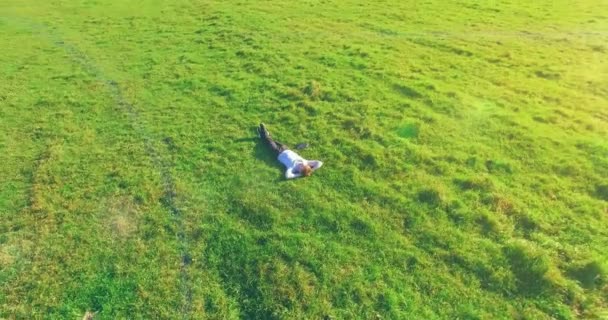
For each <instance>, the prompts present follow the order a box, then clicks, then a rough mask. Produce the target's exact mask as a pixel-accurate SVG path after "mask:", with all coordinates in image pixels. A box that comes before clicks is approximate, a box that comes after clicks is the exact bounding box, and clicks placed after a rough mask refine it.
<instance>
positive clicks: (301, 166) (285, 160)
mask: <svg viewBox="0 0 608 320" xmlns="http://www.w3.org/2000/svg"><path fill="white" fill-rule="evenodd" d="M258 132H259V133H260V138H261V139H262V140H264V141H265V142H266V143H267V144H268V145H269V146H270V148H271V149H272V150H273V151H275V152H276V153H277V155H278V158H277V159H279V161H280V162H281V163H282V164H283V165H285V167H287V171H285V178H287V179H293V178H298V177H302V176H304V177H308V176H310V175H311V174H312V172H313V171H315V170H317V169H319V168H321V166H322V165H323V162H321V161H319V160H306V159H304V158H302V157H300V156H299V155H298V154H297V153H295V152H293V151H291V150H289V147H287V146H286V145H284V144H282V143H280V142H276V141H274V140H273V139H272V137H270V132H268V130H266V127H265V126H264V124H263V123H260V127H259V128H258Z"/></svg>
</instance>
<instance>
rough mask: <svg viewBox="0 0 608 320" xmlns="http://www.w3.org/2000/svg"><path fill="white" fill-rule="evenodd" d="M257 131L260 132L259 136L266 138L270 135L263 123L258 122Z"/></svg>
mask: <svg viewBox="0 0 608 320" xmlns="http://www.w3.org/2000/svg"><path fill="white" fill-rule="evenodd" d="M258 133H259V134H260V138H262V139H266V137H269V136H270V132H268V130H266V127H265V126H264V124H263V123H260V127H259V128H258Z"/></svg>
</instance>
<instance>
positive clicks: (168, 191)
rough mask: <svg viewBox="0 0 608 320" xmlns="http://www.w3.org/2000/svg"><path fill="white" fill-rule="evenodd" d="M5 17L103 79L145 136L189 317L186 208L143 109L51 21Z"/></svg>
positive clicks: (138, 131)
mask: <svg viewBox="0 0 608 320" xmlns="http://www.w3.org/2000/svg"><path fill="white" fill-rule="evenodd" d="M3 20H4V21H5V22H9V23H12V24H14V25H17V26H20V27H23V28H27V29H28V30H31V31H32V33H34V34H37V35H39V36H41V37H44V38H45V39H47V40H48V41H49V42H51V43H52V44H53V45H55V46H57V47H59V48H61V49H63V50H64V51H65V52H66V53H67V54H68V57H69V59H70V60H72V62H73V63H75V64H76V65H78V66H80V67H81V68H82V69H83V70H84V71H85V72H86V73H88V74H89V75H90V76H92V77H94V78H95V79H96V80H97V81H99V82H100V83H103V84H104V85H105V87H106V88H107V90H108V92H109V95H110V96H111V97H112V99H113V100H114V104H115V105H117V106H118V107H120V109H121V110H122V111H123V112H124V113H125V114H126V115H127V117H128V119H129V124H130V125H131V126H132V127H133V130H134V131H135V132H136V134H137V135H138V136H139V137H141V138H142V139H143V143H144V147H145V151H146V154H147V155H148V157H149V158H150V160H151V161H152V165H153V166H154V168H156V169H157V170H158V172H159V173H160V177H161V182H162V184H163V185H162V189H163V196H162V198H161V199H160V202H161V204H162V205H163V206H164V207H165V208H166V209H167V210H168V211H169V212H170V213H171V217H172V220H173V222H174V224H175V225H176V227H177V228H176V230H177V233H176V238H177V241H178V246H179V251H180V256H181V261H180V284H179V285H180V292H181V293H182V296H183V303H182V306H181V310H180V311H181V314H182V316H183V318H184V319H189V318H190V313H191V308H192V284H191V279H190V274H189V272H188V267H189V265H190V264H191V262H192V258H191V255H190V253H189V245H188V238H187V236H186V231H185V224H184V221H183V212H182V210H181V209H180V208H179V206H178V205H177V204H176V198H177V193H176V188H175V179H174V177H173V174H172V173H171V163H170V162H169V161H166V160H164V159H163V157H162V156H161V153H160V151H159V150H158V149H157V148H156V147H155V146H154V139H153V137H152V136H151V134H150V133H148V132H147V131H146V128H145V127H144V125H142V121H141V120H140V115H139V112H138V111H137V110H136V108H135V107H134V106H133V104H132V103H130V102H129V101H128V100H127V99H126V98H125V96H124V94H123V93H122V89H121V87H120V85H119V84H118V83H117V82H116V81H115V80H112V79H111V78H109V77H107V76H105V74H104V73H103V72H102V71H101V70H100V69H99V68H98V67H97V66H96V64H95V63H94V61H93V60H92V59H91V58H89V57H88V56H87V55H86V54H85V53H84V52H83V51H81V50H80V49H78V47H76V46H75V45H72V44H70V43H68V42H66V41H64V38H63V37H61V35H60V34H58V33H57V32H56V31H54V30H53V28H51V27H50V26H49V25H46V24H43V23H38V22H34V21H30V20H28V19H24V18H15V17H4V16H0V21H3Z"/></svg>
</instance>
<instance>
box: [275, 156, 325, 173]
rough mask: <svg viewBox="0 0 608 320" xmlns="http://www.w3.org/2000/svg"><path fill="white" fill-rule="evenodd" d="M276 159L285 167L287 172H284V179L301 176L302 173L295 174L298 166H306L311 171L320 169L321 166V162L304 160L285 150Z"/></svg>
mask: <svg viewBox="0 0 608 320" xmlns="http://www.w3.org/2000/svg"><path fill="white" fill-rule="evenodd" d="M277 159H279V161H280V162H281V163H282V164H283V165H284V166H285V167H287V171H285V178H287V179H293V178H297V177H300V176H302V173H300V172H297V168H298V166H299V165H300V164H308V165H309V166H310V168H311V169H312V170H313V171H315V170H317V169H319V168H321V166H322V165H323V162H321V161H319V160H306V159H304V158H302V157H300V155H299V154H297V153H295V152H293V151H291V150H285V151H283V152H281V153H280V154H279V157H278V158H277ZM294 171H296V172H294Z"/></svg>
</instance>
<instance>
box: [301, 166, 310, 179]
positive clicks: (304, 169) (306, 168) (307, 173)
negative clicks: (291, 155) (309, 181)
mask: <svg viewBox="0 0 608 320" xmlns="http://www.w3.org/2000/svg"><path fill="white" fill-rule="evenodd" d="M300 173H301V174H302V175H303V176H305V177H309V176H310V175H311V174H312V168H311V167H310V166H309V165H307V164H302V165H300Z"/></svg>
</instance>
